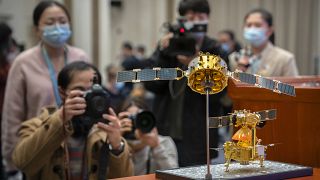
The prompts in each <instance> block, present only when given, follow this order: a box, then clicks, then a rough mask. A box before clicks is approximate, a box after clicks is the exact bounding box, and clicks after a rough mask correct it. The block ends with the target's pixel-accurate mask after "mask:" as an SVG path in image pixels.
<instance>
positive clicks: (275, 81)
mask: <svg viewBox="0 0 320 180" xmlns="http://www.w3.org/2000/svg"><path fill="white" fill-rule="evenodd" d="M273 82H274V89H273V92H275V93H279V94H281V91H280V90H279V84H280V83H281V82H280V81H277V80H273Z"/></svg>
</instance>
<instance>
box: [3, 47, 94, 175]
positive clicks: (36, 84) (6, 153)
mask: <svg viewBox="0 0 320 180" xmlns="http://www.w3.org/2000/svg"><path fill="white" fill-rule="evenodd" d="M67 52H68V53H67V59H68V62H67V63H72V62H74V61H79V60H83V61H86V62H90V60H89V58H88V56H87V54H86V53H85V52H84V51H83V50H81V49H78V48H75V47H72V46H67ZM58 73H59V72H56V74H57V75H58ZM53 105H56V101H55V97H54V93H53V87H52V82H51V79H50V75H49V70H48V66H47V64H46V63H45V60H44V59H43V56H42V53H41V46H40V43H39V44H38V45H36V46H35V47H33V48H30V49H28V50H26V51H24V52H22V53H21V54H19V55H18V56H17V58H16V59H15V60H14V61H13V64H12V66H11V68H10V71H9V75H8V80H7V86H6V92H5V98H4V102H3V111H2V121H1V123H2V127H1V128H2V129H1V133H2V136H1V138H2V153H3V159H4V160H5V161H6V170H7V171H12V170H15V167H13V166H12V160H11V156H12V151H13V148H14V147H15V145H16V143H17V141H18V136H17V132H18V130H19V128H20V126H21V123H22V122H23V121H24V120H26V119H31V118H33V117H36V116H38V115H39V113H40V111H41V108H42V107H45V106H53Z"/></svg>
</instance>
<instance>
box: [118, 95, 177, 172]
mask: <svg viewBox="0 0 320 180" xmlns="http://www.w3.org/2000/svg"><path fill="white" fill-rule="evenodd" d="M122 110H123V112H121V113H119V118H120V119H121V131H122V133H123V134H124V137H125V138H126V139H127V141H128V144H129V146H130V147H131V149H132V151H133V152H132V154H133V162H134V171H135V173H134V174H135V175H143V174H149V173H154V172H155V170H161V169H171V168H177V167H178V155H177V149H176V146H175V144H174V142H173V140H172V139H171V138H170V137H169V136H161V135H158V130H157V128H156V127H155V123H156V120H155V118H154V116H153V114H152V113H151V112H150V111H148V106H147V105H146V103H145V102H144V100H142V99H140V98H133V99H127V100H126V101H125V102H124V105H123V108H122Z"/></svg>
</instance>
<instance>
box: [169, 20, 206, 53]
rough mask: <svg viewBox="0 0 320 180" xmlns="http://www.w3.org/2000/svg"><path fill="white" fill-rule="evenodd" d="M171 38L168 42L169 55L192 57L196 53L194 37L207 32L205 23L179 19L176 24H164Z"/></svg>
mask: <svg viewBox="0 0 320 180" xmlns="http://www.w3.org/2000/svg"><path fill="white" fill-rule="evenodd" d="M166 26H167V29H168V31H169V32H172V33H173V37H172V38H171V39H170V41H169V46H168V48H167V51H168V53H169V54H170V55H172V56H176V55H185V56H192V55H194V54H195V53H196V38H197V37H196V35H197V34H199V33H206V32H207V26H208V23H207V22H190V21H187V20H186V19H184V18H179V19H178V23H177V24H169V23H167V24H166Z"/></svg>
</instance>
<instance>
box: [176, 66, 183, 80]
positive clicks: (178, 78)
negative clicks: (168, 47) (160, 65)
mask: <svg viewBox="0 0 320 180" xmlns="http://www.w3.org/2000/svg"><path fill="white" fill-rule="evenodd" d="M176 70H177V77H176V80H180V79H182V78H183V77H184V76H185V72H184V71H183V70H182V69H180V68H178V67H177V68H176ZM178 72H180V73H181V75H180V76H179V75H178Z"/></svg>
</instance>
